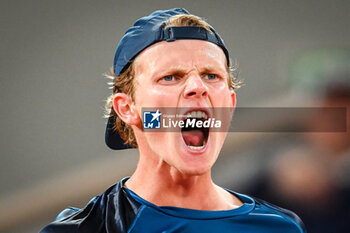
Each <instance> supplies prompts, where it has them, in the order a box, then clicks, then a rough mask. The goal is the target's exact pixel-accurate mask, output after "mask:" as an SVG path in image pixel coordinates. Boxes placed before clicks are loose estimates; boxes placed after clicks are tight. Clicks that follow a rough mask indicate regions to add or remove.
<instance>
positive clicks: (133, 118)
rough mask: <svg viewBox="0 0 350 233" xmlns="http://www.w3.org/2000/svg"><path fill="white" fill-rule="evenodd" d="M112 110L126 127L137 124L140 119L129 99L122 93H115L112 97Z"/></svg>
mask: <svg viewBox="0 0 350 233" xmlns="http://www.w3.org/2000/svg"><path fill="white" fill-rule="evenodd" d="M113 109H114V111H115V112H116V113H117V114H118V117H119V118H120V119H121V120H122V121H124V122H125V123H126V124H128V125H137V124H139V121H140V118H139V115H138V113H137V111H136V110H135V109H134V105H133V102H132V100H131V98H130V97H129V96H128V95H126V94H124V93H117V94H115V95H114V97H113Z"/></svg>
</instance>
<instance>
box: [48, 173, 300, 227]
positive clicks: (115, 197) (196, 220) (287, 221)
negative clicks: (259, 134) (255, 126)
mask: <svg viewBox="0 0 350 233" xmlns="http://www.w3.org/2000/svg"><path fill="white" fill-rule="evenodd" d="M126 180H127V178H124V179H123V180H122V181H120V182H119V183H117V184H115V185H113V186H112V187H110V188H109V189H107V190H106V191H105V192H104V193H103V194H102V195H100V196H97V197H95V198H94V199H93V200H91V201H90V202H89V203H88V204H87V206H86V207H85V208H83V209H77V208H68V209H66V210H64V211H63V212H62V213H61V214H60V215H59V216H58V217H57V218H56V221H54V222H52V223H51V224H49V225H48V226H46V227H45V228H44V229H43V230H42V231H41V233H49V232H50V233H58V232H60V233H61V232H65V233H69V232H74V233H80V232H84V233H112V232H113V233H119V232H125V233H126V232H127V233H178V232H183V233H213V232H218V233H229V232H237V233H306V230H305V228H304V225H303V223H302V221H301V220H300V219H299V217H298V216H297V215H295V214H294V213H293V212H291V211H289V210H285V209H282V208H279V207H277V206H273V205H271V204H269V203H267V202H264V201H261V200H259V199H256V198H253V197H250V196H248V195H244V194H240V193H236V192H233V191H230V190H227V191H229V192H230V193H232V194H233V195H235V196H236V197H238V198H239V199H240V200H241V201H242V202H243V205H242V206H240V207H238V208H235V209H232V210H223V211H203V210H194V209H185V208H179V207H171V206H156V205H154V204H152V203H150V202H148V201H146V200H144V199H142V198H141V197H139V196H138V195H137V194H135V193H134V192H133V191H131V190H129V189H127V188H126V187H124V186H123V184H124V183H125V181H126Z"/></svg>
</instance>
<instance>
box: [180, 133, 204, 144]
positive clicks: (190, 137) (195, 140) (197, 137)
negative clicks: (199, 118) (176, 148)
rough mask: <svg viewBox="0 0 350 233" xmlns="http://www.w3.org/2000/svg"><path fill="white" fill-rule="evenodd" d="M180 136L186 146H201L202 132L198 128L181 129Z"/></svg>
mask: <svg viewBox="0 0 350 233" xmlns="http://www.w3.org/2000/svg"><path fill="white" fill-rule="evenodd" d="M182 137H183V138H184V140H185V143H186V145H188V146H202V145H203V138H204V134H203V132H202V131H200V130H190V131H183V132H182Z"/></svg>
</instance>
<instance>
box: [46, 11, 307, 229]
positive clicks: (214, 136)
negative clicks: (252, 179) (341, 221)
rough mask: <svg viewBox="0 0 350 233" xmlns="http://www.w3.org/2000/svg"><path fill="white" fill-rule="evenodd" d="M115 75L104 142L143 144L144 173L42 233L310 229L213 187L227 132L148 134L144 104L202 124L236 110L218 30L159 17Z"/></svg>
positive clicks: (140, 30)
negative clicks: (220, 113)
mask: <svg viewBox="0 0 350 233" xmlns="http://www.w3.org/2000/svg"><path fill="white" fill-rule="evenodd" d="M113 68H114V69H113V75H114V78H115V79H114V84H113V85H114V92H113V95H112V96H111V98H109V101H108V104H109V105H110V106H111V112H110V117H109V120H108V125H107V130H106V143H107V145H108V146H109V147H110V148H112V149H126V148H129V147H137V148H138V150H139V155H140V156H139V162H138V166H137V169H136V171H135V172H134V174H133V175H132V176H131V177H130V178H124V179H123V180H121V181H120V182H118V183H117V184H115V185H113V186H112V187H110V188H109V189H108V190H106V191H105V192H104V193H103V194H102V195H100V196H97V197H96V198H94V199H93V200H92V201H90V202H89V203H88V204H87V206H86V207H84V208H83V209H81V210H80V209H75V208H70V209H66V210H65V211H63V212H62V213H61V214H60V215H59V216H58V217H57V219H56V221H55V222H53V223H51V224H49V225H48V226H46V227H45V228H44V229H43V230H42V232H43V233H44V232H91V233H92V232H94V233H96V232H147V233H148V232H149V233H153V232H194V233H195V232H220V233H226V232H260V233H264V232H269V233H277V232H278V233H281V232H283V233H289V232H290V233H292V232H293V233H297V232H298V233H301V232H306V231H305V230H304V228H303V224H302V222H301V221H300V220H299V218H298V217H297V216H296V215H295V214H293V213H292V212H290V211H287V210H284V209H280V208H278V207H275V206H272V205H270V204H268V203H265V202H263V201H259V200H256V199H254V198H252V197H249V196H247V195H243V194H239V193H236V192H233V191H230V190H226V189H223V188H221V187H219V186H217V185H215V184H214V183H213V181H212V179H211V167H212V166H213V164H214V163H215V161H216V159H217V157H218V154H219V152H220V150H221V147H222V144H223V142H224V140H225V137H226V132H214V131H212V130H211V129H209V130H202V129H198V128H188V129H186V130H178V131H175V132H156V133H154V132H146V130H144V128H145V127H144V125H143V119H142V116H143V113H144V112H143V108H144V107H148V108H154V109H159V108H172V109H175V110H178V112H179V113H182V114H184V115H185V116H187V119H190V118H193V117H197V118H201V119H202V120H203V119H207V118H208V117H209V118H210V117H212V115H213V114H214V113H213V112H214V111H215V109H218V108H228V109H233V108H234V107H235V104H236V94H235V92H234V90H233V89H234V88H235V87H236V86H237V85H238V82H236V81H235V80H233V78H232V75H231V74H230V59H229V54H228V51H227V49H226V47H225V45H224V43H223V41H222V39H221V38H220V36H219V35H218V34H217V33H216V32H215V30H214V29H213V28H212V27H211V26H210V25H208V24H207V23H206V22H204V21H203V20H201V19H200V18H199V17H197V16H193V15H190V14H189V13H188V11H186V10H185V9H179V8H176V9H170V10H165V11H156V12H153V13H152V14H151V15H149V16H146V17H143V18H141V19H139V20H138V21H136V22H135V24H134V26H133V27H131V28H129V29H128V31H127V32H126V34H125V35H124V37H123V38H122V40H121V41H120V43H119V45H118V48H117V51H116V55H115V60H114V67H113ZM184 109H185V110H184ZM213 109H214V110H213ZM153 114H154V115H153V117H154V119H156V118H158V117H159V115H157V114H159V113H158V111H157V112H155V113H153ZM198 116H200V117H198ZM154 119H152V120H154ZM187 119H184V120H185V121H186V120H187Z"/></svg>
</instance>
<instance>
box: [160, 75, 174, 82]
mask: <svg viewBox="0 0 350 233" xmlns="http://www.w3.org/2000/svg"><path fill="white" fill-rule="evenodd" d="M161 80H164V81H167V82H171V81H174V80H175V77H174V75H167V76H164V77H163V78H162V79H161Z"/></svg>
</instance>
